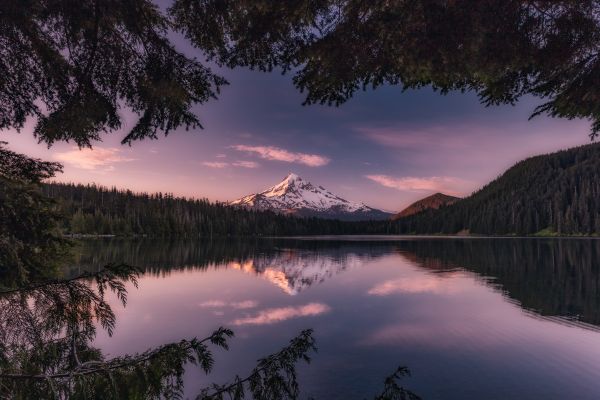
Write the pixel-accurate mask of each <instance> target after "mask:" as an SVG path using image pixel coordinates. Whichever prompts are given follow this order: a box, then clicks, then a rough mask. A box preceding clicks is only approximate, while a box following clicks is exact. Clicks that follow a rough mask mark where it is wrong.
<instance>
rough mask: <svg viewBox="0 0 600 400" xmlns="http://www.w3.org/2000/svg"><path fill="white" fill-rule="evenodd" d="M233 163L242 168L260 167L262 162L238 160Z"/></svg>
mask: <svg viewBox="0 0 600 400" xmlns="http://www.w3.org/2000/svg"><path fill="white" fill-rule="evenodd" d="M231 165H233V166H234V167H240V168H258V167H260V164H259V163H257V162H254V161H236V162H234V163H232V164H231Z"/></svg>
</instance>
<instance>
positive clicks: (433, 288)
mask: <svg viewBox="0 0 600 400" xmlns="http://www.w3.org/2000/svg"><path fill="white" fill-rule="evenodd" d="M459 290H460V289H459V288H458V287H456V286H455V285H453V284H448V282H446V281H444V280H443V279H440V278H437V277H433V276H415V277H406V278H401V279H390V280H387V281H384V282H382V283H380V284H378V285H376V286H374V287H372V288H371V289H369V291H368V292H367V293H368V294H370V295H372V296H388V295H391V294H395V293H433V294H451V293H455V292H457V291H459Z"/></svg>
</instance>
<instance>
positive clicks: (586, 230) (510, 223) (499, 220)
mask: <svg viewBox="0 0 600 400" xmlns="http://www.w3.org/2000/svg"><path fill="white" fill-rule="evenodd" d="M396 228H397V229H398V231H399V232H400V233H409V232H411V233H448V234H453V233H458V232H461V231H462V232H469V233H475V234H498V235H511V234H518V235H531V234H536V233H541V234H563V235H564V234H566V235H578V234H583V235H591V234H600V143H595V144H590V145H586V146H581V147H576V148H572V149H568V150H564V151H559V152H557V153H552V154H547V155H541V156H536V157H532V158H528V159H526V160H524V161H521V162H519V163H517V164H516V165H515V166H513V167H512V168H510V169H509V170H507V171H506V172H505V173H504V174H503V175H502V176H500V177H499V178H497V179H496V180H494V181H492V182H491V183H489V184H488V185H486V186H485V187H483V188H482V189H481V190H479V191H478V192H476V193H474V194H473V195H471V196H470V197H467V198H465V199H464V200H461V201H458V202H457V203H455V204H453V205H451V206H448V207H444V208H441V209H439V210H431V211H425V212H423V213H420V214H417V215H414V216H411V217H407V218H403V219H401V220H400V221H399V225H398V226H397V227H396Z"/></svg>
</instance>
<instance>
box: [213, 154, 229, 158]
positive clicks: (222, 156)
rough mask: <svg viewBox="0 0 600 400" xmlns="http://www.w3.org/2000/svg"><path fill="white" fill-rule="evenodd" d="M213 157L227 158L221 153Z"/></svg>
mask: <svg viewBox="0 0 600 400" xmlns="http://www.w3.org/2000/svg"><path fill="white" fill-rule="evenodd" d="M215 157H217V158H227V155H226V154H222V153H221V154H217V155H216V156H215Z"/></svg>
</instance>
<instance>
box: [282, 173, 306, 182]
mask: <svg viewBox="0 0 600 400" xmlns="http://www.w3.org/2000/svg"><path fill="white" fill-rule="evenodd" d="M298 180H299V181H301V180H302V178H300V176H298V175H297V174H295V173H293V172H290V173H289V174H287V176H286V177H285V179H284V181H287V182H294V181H298Z"/></svg>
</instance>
